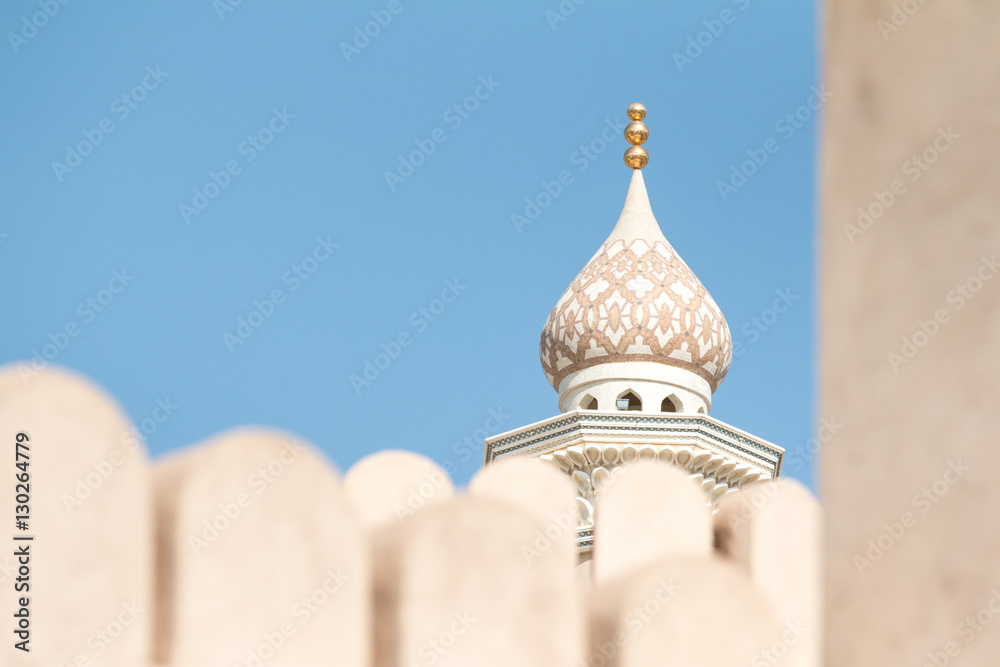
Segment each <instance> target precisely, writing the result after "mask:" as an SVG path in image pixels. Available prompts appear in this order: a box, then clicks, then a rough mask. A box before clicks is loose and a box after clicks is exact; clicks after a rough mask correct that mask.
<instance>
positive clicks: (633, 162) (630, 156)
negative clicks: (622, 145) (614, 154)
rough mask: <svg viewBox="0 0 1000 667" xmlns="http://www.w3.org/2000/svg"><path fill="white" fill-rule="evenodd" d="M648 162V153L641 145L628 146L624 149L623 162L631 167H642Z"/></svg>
mask: <svg viewBox="0 0 1000 667" xmlns="http://www.w3.org/2000/svg"><path fill="white" fill-rule="evenodd" d="M647 162H649V153H647V152H646V149H645V148H643V147H642V146H629V147H628V150H626V151H625V164H627V165H628V166H629V167H631V168H632V169H642V168H643V167H645V166H646V163H647Z"/></svg>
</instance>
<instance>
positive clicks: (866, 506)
mask: <svg viewBox="0 0 1000 667" xmlns="http://www.w3.org/2000/svg"><path fill="white" fill-rule="evenodd" d="M825 13H826V17H825V20H826V24H825V41H826V44H825V60H826V63H825V69H826V72H825V84H826V86H827V88H828V89H829V91H830V93H832V98H831V99H830V102H829V103H828V105H827V107H826V109H825V122H824V132H823V138H822V146H821V150H822V193H823V194H822V199H823V201H822V223H821V235H820V243H821V248H820V258H821V265H822V266H821V278H820V288H819V289H820V292H819V305H820V312H821V323H820V328H819V331H820V341H819V342H820V349H821V360H820V363H821V377H822V386H821V401H820V408H819V410H820V413H819V416H820V417H822V418H825V419H828V420H834V421H836V422H837V423H839V424H842V425H843V426H842V427H841V428H840V430H839V431H838V432H837V433H836V435H835V436H834V437H832V438H830V439H828V441H827V442H825V443H824V446H823V451H822V488H821V492H822V497H823V502H824V509H825V513H826V524H825V525H826V529H825V539H826V566H825V570H826V575H825V576H826V594H827V607H826V614H827V648H826V656H827V664H828V665H830V667H840V666H842V665H855V666H864V665H890V664H892V665H915V666H916V665H924V664H932V665H937V666H939V667H941V666H943V665H946V664H952V663H957V664H962V665H987V664H996V659H997V656H998V655H1000V530H998V527H1000V520H998V518H997V512H998V510H1000V487H998V485H997V482H996V478H995V477H994V472H995V471H996V470H997V469H998V466H1000V435H998V434H1000V344H998V343H1000V307H998V305H1000V279H998V277H997V274H998V272H1000V264H998V253H1000V220H998V218H1000V3H997V2H996V1H995V0H947V1H944V0H867V1H862V0H829V1H828V2H827V3H826V7H825Z"/></svg>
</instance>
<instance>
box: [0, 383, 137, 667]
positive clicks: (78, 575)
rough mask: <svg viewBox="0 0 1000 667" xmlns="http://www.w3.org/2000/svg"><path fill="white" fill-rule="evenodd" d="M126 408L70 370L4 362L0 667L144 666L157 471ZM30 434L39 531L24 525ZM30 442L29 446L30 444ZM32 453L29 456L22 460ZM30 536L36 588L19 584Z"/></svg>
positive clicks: (33, 523) (33, 509)
mask: <svg viewBox="0 0 1000 667" xmlns="http://www.w3.org/2000/svg"><path fill="white" fill-rule="evenodd" d="M130 428H131V424H130V423H129V422H128V421H127V419H126V417H125V415H124V414H123V413H122V411H121V409H120V408H119V407H118V406H117V405H116V404H115V402H114V401H113V400H112V399H111V398H110V397H108V396H107V394H105V393H104V392H103V391H102V390H101V389H100V388H98V387H96V386H95V385H94V384H92V383H91V382H89V381H88V380H86V379H84V378H82V377H80V376H78V375H76V374H72V373H70V372H68V371H64V370H55V369H50V370H46V371H43V372H42V373H40V374H38V375H34V376H31V377H27V378H26V380H25V381H22V378H21V377H20V376H19V374H18V371H17V368H16V366H7V367H5V368H3V369H2V370H0V438H2V441H3V447H2V450H3V454H2V457H0V458H2V461H3V467H2V471H0V517H2V518H3V522H4V523H3V525H4V528H3V531H2V533H0V534H2V535H3V550H2V552H0V591H2V593H0V617H2V618H3V619H4V620H3V622H2V623H3V625H2V626H0V627H2V631H3V637H4V641H3V643H2V644H0V664H3V665H25V666H29V667H30V666H36V665H37V666H39V667H41V666H45V667H48V666H49V665H69V664H72V663H73V662H74V661H76V660H90V661H94V662H93V664H101V665H109V666H118V665H121V666H122V667H125V666H128V667H131V666H132V665H139V664H144V662H145V661H146V659H147V657H148V653H149V642H150V631H149V628H150V623H151V617H152V613H151V612H152V590H151V585H150V582H151V580H152V574H151V571H152V550H151V544H152V522H151V519H150V517H151V511H150V496H151V488H150V474H149V469H148V465H147V463H146V459H145V452H144V448H143V447H142V445H141V444H139V443H138V442H137V441H136V440H133V439H131V434H130V433H129V429H130ZM22 431H23V432H25V433H26V434H27V435H28V436H29V438H30V441H29V443H28V444H29V445H30V451H29V452H28V455H29V456H30V459H29V465H28V472H29V474H30V481H29V482H28V484H29V485H30V487H29V493H30V502H29V505H30V517H31V518H30V519H29V521H28V527H29V529H28V530H27V531H20V530H17V529H15V525H14V521H15V519H14V516H15V504H16V503H15V492H16V490H15V484H16V483H17V480H16V479H15V476H14V475H15V473H17V474H21V472H22V471H20V470H18V469H15V467H14V464H15V456H16V454H15V451H16V450H15V441H16V440H15V439H16V436H17V433H18V432H22ZM22 451H23V450H22ZM22 460H23V459H22ZM15 534H18V535H31V536H33V537H34V538H35V539H34V541H32V542H19V543H16V544H17V545H18V547H19V546H21V545H23V544H28V545H30V546H29V552H30V563H29V566H30V568H31V572H30V581H28V582H26V583H27V584H28V585H29V586H30V590H28V591H21V592H17V591H15V589H14V586H15V584H16V583H17V582H16V581H15V580H16V579H17V578H18V576H19V574H18V572H17V569H18V567H19V565H20V564H19V563H18V562H17V558H15V556H14V551H15V548H17V547H15V546H13V545H14V544H15V542H14V541H13V540H12V539H11V538H12V536H13V535H15ZM21 583H22V584H23V583H25V582H21ZM22 595H24V596H27V597H28V598H29V613H30V631H31V642H30V645H29V646H30V649H31V650H30V652H29V653H24V652H22V651H19V650H16V649H14V648H13V644H14V641H15V639H14V635H13V634H12V630H13V627H14V613H15V611H16V610H17V607H16V604H17V603H16V600H17V598H19V597H21V596H22Z"/></svg>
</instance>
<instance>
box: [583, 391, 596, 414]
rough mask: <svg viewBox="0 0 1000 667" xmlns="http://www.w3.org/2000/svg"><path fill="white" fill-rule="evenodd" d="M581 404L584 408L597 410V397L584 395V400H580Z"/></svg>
mask: <svg viewBox="0 0 1000 667" xmlns="http://www.w3.org/2000/svg"><path fill="white" fill-rule="evenodd" d="M580 406H581V407H582V408H583V409H584V410H597V399H596V398H594V397H593V396H591V395H590V394H588V395H586V396H584V397H583V400H582V401H580Z"/></svg>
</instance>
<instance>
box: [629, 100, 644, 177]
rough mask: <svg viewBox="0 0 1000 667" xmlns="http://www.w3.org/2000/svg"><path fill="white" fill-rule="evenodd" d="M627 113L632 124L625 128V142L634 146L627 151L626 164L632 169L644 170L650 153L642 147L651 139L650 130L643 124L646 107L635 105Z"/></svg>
mask: <svg viewBox="0 0 1000 667" xmlns="http://www.w3.org/2000/svg"><path fill="white" fill-rule="evenodd" d="M626 113H628V117H629V119H630V120H631V121H632V122H631V123H629V124H628V125H626V126H625V140H626V141H628V142H629V143H630V144H632V145H631V146H629V147H628V150H626V151H625V164H627V165H628V166H629V167H630V168H632V169H642V168H643V167H645V166H646V163H647V162H649V153H647V152H646V149H645V148H643V147H642V145H641V144H644V143H646V139H649V128H648V127H646V124H645V123H643V122H642V119H643V118H645V117H646V107H644V106H642V105H641V104H633V105H631V106H630V107H629V108H628V111H627V112H626Z"/></svg>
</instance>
